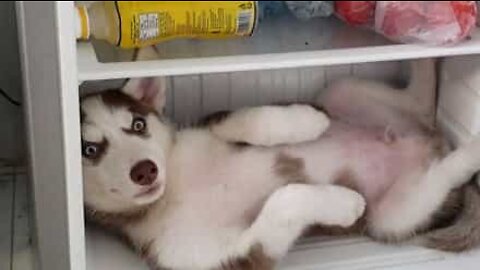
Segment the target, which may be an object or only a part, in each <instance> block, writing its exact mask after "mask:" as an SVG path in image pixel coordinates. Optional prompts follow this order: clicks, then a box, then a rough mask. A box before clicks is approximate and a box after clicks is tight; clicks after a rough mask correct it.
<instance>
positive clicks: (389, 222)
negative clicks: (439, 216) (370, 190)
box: [367, 136, 480, 240]
mask: <svg viewBox="0 0 480 270" xmlns="http://www.w3.org/2000/svg"><path fill="white" fill-rule="evenodd" d="M479 169H480V136H479V137H477V138H475V139H474V140H473V141H472V142H471V143H469V144H467V145H465V146H462V147H460V148H459V149H457V150H455V151H453V152H451V153H450V154H449V155H447V156H446V157H445V158H443V159H441V160H438V161H436V162H433V163H432V164H431V165H430V166H429V168H428V169H426V170H425V169H422V170H420V171H417V172H412V174H411V175H409V176H408V177H407V178H406V179H399V180H398V181H396V182H395V183H394V185H393V186H391V187H390V188H389V190H388V191H387V192H386V193H385V195H383V197H381V198H380V199H379V200H378V201H377V202H374V203H373V204H370V205H369V208H368V211H369V213H368V217H367V220H368V231H369V233H370V235H372V236H373V237H375V238H377V239H384V240H401V239H404V238H407V237H409V236H411V235H412V234H414V233H415V232H416V231H418V230H421V229H425V228H427V227H428V226H430V225H431V221H432V217H433V215H434V214H435V213H436V212H437V211H438V210H439V209H440V207H441V206H442V204H443V203H444V201H445V200H446V199H447V197H448V195H449V194H450V192H451V191H452V190H453V189H455V188H458V187H460V186H461V185H463V184H465V183H467V182H468V181H469V180H470V179H471V177H472V176H473V175H474V174H475V173H476V172H477V171H478V170H479Z"/></svg>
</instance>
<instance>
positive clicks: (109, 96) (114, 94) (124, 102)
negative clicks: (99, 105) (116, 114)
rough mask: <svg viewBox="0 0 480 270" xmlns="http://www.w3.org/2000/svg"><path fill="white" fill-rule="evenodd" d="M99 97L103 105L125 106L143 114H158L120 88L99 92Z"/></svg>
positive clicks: (133, 111)
mask: <svg viewBox="0 0 480 270" xmlns="http://www.w3.org/2000/svg"><path fill="white" fill-rule="evenodd" d="M100 98H101V99H102V101H103V102H104V103H105V105H108V106H110V107H113V108H116V107H126V108H128V110H129V111H130V112H132V113H137V114H140V115H143V116H145V115H148V114H155V115H157V114H158V113H157V111H156V110H155V109H154V108H152V107H151V106H149V105H147V104H145V103H142V102H139V101H137V100H135V99H133V98H131V97H130V96H128V95H126V94H124V93H122V92H121V91H120V90H108V91H104V92H102V93H101V94H100Z"/></svg>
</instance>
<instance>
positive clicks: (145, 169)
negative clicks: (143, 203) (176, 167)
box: [130, 159, 158, 186]
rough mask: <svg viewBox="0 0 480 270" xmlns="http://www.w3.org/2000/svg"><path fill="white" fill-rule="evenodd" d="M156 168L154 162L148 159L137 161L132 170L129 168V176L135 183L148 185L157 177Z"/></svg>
mask: <svg viewBox="0 0 480 270" xmlns="http://www.w3.org/2000/svg"><path fill="white" fill-rule="evenodd" d="M157 175H158V168H157V165H155V163H154V162H153V161H151V160H149V159H146V160H142V161H139V162H138V163H137V164H135V166H133V168H132V170H130V178H131V179H132V181H133V182H134V183H135V184H138V185H142V186H148V185H150V184H152V183H153V182H154V181H155V179H157Z"/></svg>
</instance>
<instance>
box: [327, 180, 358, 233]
mask: <svg viewBox="0 0 480 270" xmlns="http://www.w3.org/2000/svg"><path fill="white" fill-rule="evenodd" d="M325 188H326V190H325V194H324V205H323V206H319V207H321V208H322V211H321V213H323V215H319V217H318V222H319V223H321V224H323V225H333V226H341V227H349V226H351V225H353V224H354V223H355V222H356V221H357V220H358V219H359V218H360V217H361V216H362V215H363V214H364V212H365V207H366V202H365V199H364V198H363V197H362V195H360V194H359V193H357V192H355V191H353V190H350V189H347V188H344V187H339V186H329V187H325Z"/></svg>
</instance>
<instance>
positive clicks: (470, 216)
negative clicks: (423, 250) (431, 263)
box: [426, 183, 480, 252]
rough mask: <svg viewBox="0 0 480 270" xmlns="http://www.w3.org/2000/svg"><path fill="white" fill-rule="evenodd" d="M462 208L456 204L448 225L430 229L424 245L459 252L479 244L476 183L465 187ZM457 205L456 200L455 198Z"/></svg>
mask: <svg viewBox="0 0 480 270" xmlns="http://www.w3.org/2000/svg"><path fill="white" fill-rule="evenodd" d="M459 198H463V209H459V208H458V207H457V206H456V205H454V207H452V206H450V207H449V208H451V209H454V210H455V212H456V213H454V214H457V215H456V217H455V219H454V221H453V223H451V224H450V225H449V226H447V227H444V228H441V229H438V230H436V231H432V232H430V233H429V234H427V236H426V245H427V246H428V247H430V248H434V249H438V250H443V251H449V252H461V251H466V250H470V249H472V248H475V247H477V246H479V245H480V190H479V187H478V186H477V184H476V183H470V184H469V185H468V186H466V187H465V189H464V193H463V196H459ZM457 205H458V200H457Z"/></svg>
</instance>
